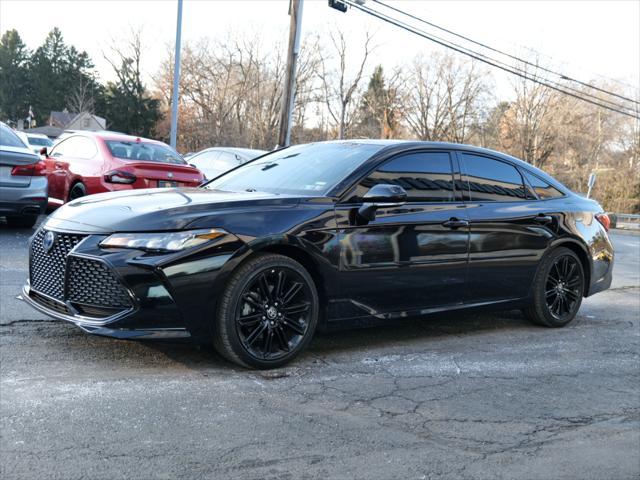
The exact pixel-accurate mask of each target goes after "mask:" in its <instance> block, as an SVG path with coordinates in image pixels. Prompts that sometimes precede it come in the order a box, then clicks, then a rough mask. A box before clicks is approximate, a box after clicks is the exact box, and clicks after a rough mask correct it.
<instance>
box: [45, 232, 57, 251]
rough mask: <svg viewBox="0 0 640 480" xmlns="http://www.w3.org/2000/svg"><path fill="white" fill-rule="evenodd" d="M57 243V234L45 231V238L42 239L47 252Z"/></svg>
mask: <svg viewBox="0 0 640 480" xmlns="http://www.w3.org/2000/svg"><path fill="white" fill-rule="evenodd" d="M55 243H56V234H55V233H54V232H52V231H50V230H49V231H48V232H47V233H45V235H44V238H43V239H42V248H43V249H44V252H45V253H49V252H50V251H51V249H52V248H53V246H54V245H55Z"/></svg>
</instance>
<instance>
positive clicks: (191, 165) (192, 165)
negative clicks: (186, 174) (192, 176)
mask: <svg viewBox="0 0 640 480" xmlns="http://www.w3.org/2000/svg"><path fill="white" fill-rule="evenodd" d="M189 166H190V167H193V168H198V167H196V166H195V165H194V164H193V163H190V164H189Z"/></svg>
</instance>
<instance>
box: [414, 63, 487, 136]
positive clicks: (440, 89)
mask: <svg viewBox="0 0 640 480" xmlns="http://www.w3.org/2000/svg"><path fill="white" fill-rule="evenodd" d="M407 77H408V78H407V81H406V84H407V85H408V86H410V88H408V89H407V90H406V92H405V102H406V105H407V108H406V112H405V116H406V121H407V124H408V125H409V128H410V129H411V131H412V132H413V133H414V135H416V136H417V137H418V138H420V139H421V140H439V141H451V142H458V143H464V142H465V141H466V140H467V139H468V135H469V130H470V127H471V125H472V123H473V121H474V120H475V119H476V118H477V115H478V112H479V110H480V108H481V105H480V101H481V99H482V96H483V94H484V93H485V92H486V90H487V87H486V82H485V81H484V74H483V73H482V72H479V71H478V67H477V65H476V64H474V63H473V62H462V61H458V60H456V59H455V58H454V57H453V56H451V55H438V56H434V57H432V58H430V59H429V60H427V59H425V57H423V56H418V57H416V58H415V59H414V61H413V64H412V67H411V69H410V70H409V73H408V76H407Z"/></svg>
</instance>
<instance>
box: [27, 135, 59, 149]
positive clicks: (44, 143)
mask: <svg viewBox="0 0 640 480" xmlns="http://www.w3.org/2000/svg"><path fill="white" fill-rule="evenodd" d="M27 138H28V139H29V145H35V146H37V147H50V146H51V145H53V142H52V141H51V140H49V139H48V138H42V137H27Z"/></svg>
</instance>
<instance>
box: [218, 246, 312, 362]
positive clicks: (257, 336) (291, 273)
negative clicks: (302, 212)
mask: <svg viewBox="0 0 640 480" xmlns="http://www.w3.org/2000/svg"><path fill="white" fill-rule="evenodd" d="M317 317H318V294H317V291H316V287H315V284H314V282H313V279H312V278H311V276H310V275H309V273H308V272H307V271H306V270H305V268H304V267H303V266H302V265H300V264H299V263H298V262H296V261H295V260H293V259H291V258H289V257H285V256H283V255H276V254H260V255H257V256H256V257H254V258H252V259H250V260H249V261H247V262H246V263H245V264H243V265H242V266H241V267H240V268H239V269H238V270H237V271H236V272H235V273H234V274H233V275H232V277H231V279H230V280H229V282H228V284H227V287H226V288H225V290H224V293H223V295H222V297H221V301H220V306H219V308H218V315H217V317H216V321H215V328H214V333H213V338H214V345H215V346H216V349H217V350H218V352H219V353H220V354H221V355H223V356H225V357H226V358H227V359H228V360H230V361H232V362H234V363H237V364H239V365H242V366H245V367H253V368H260V369H265V368H275V367H279V366H281V365H284V364H285V363H287V362H289V361H291V360H292V359H293V358H294V357H296V356H297V355H298V354H299V353H300V352H301V351H302V350H304V348H305V347H306V346H307V344H308V343H309V341H310V340H311V337H312V336H313V333H314V331H315V328H316V324H317Z"/></svg>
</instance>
